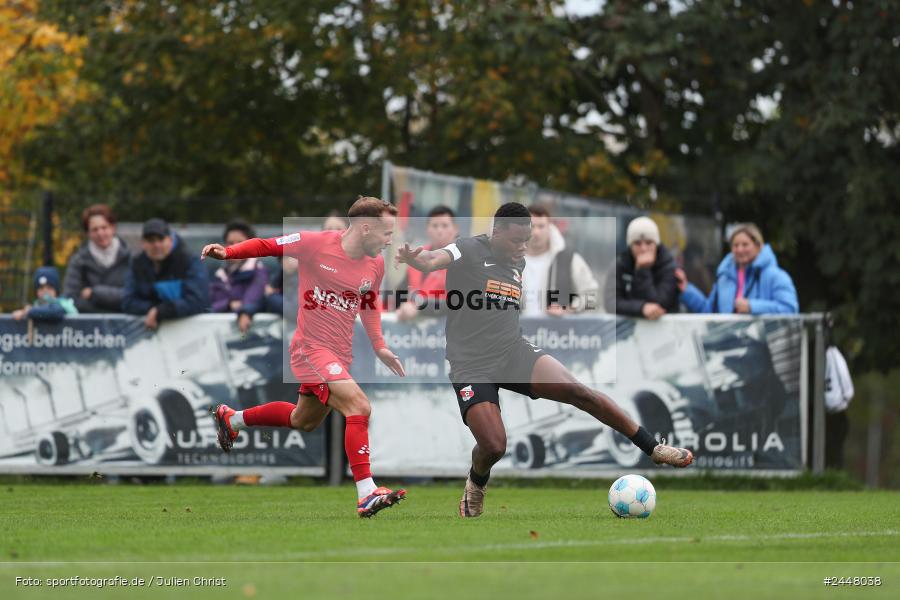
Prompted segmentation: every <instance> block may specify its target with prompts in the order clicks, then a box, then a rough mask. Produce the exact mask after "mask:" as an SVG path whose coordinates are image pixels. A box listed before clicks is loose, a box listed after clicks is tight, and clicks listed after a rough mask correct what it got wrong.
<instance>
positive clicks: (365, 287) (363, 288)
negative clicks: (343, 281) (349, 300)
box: [359, 279, 372, 296]
mask: <svg viewBox="0 0 900 600" xmlns="http://www.w3.org/2000/svg"><path fill="white" fill-rule="evenodd" d="M371 289H372V282H371V281H370V280H368V279H363V280H362V281H361V282H360V283H359V295H360V296H363V295H365V293H366V292H368V291H369V290H371Z"/></svg>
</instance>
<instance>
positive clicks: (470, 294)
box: [442, 235, 525, 374]
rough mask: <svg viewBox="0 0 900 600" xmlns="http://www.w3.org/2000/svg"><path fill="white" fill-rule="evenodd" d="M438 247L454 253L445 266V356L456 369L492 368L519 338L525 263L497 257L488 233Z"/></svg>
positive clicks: (501, 362)
mask: <svg viewBox="0 0 900 600" xmlns="http://www.w3.org/2000/svg"><path fill="white" fill-rule="evenodd" d="M442 250H444V251H446V252H447V253H449V254H450V256H451V257H452V258H453V262H452V263H451V264H450V265H449V266H448V267H447V284H446V285H447V287H446V289H447V297H446V303H447V307H448V308H449V310H448V311H447V360H449V361H450V366H451V368H452V371H453V373H454V374H459V373H464V372H467V371H472V370H477V371H479V372H486V371H490V370H492V368H493V367H496V366H499V365H502V364H503V362H504V360H505V359H506V353H507V351H508V349H509V348H510V346H511V345H512V344H516V343H519V342H521V340H522V334H521V330H520V329H519V304H520V301H521V298H522V269H523V267H524V266H525V262H524V261H522V262H520V263H518V264H510V263H509V262H503V261H501V260H498V259H497V258H495V257H494V255H493V253H492V252H491V244H490V238H488V236H486V235H478V236H475V237H470V238H460V239H458V240H457V241H456V242H455V243H453V244H450V245H449V246H447V247H445V248H443V249H442Z"/></svg>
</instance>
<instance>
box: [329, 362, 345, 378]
mask: <svg viewBox="0 0 900 600" xmlns="http://www.w3.org/2000/svg"><path fill="white" fill-rule="evenodd" d="M326 368H327V369H328V373H329V374H331V375H340V374H341V371H343V370H344V368H343V367H342V366H341V365H339V364H338V363H336V362H333V363H328V365H327V366H326Z"/></svg>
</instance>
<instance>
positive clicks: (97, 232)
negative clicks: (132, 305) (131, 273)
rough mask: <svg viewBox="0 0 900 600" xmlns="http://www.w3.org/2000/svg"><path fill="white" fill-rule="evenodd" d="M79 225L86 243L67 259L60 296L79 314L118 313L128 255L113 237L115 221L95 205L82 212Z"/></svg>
mask: <svg viewBox="0 0 900 600" xmlns="http://www.w3.org/2000/svg"><path fill="white" fill-rule="evenodd" d="M81 224H82V227H83V228H84V232H85V234H87V237H88V239H87V240H85V242H84V244H82V245H81V247H80V248H79V249H78V250H76V251H75V254H73V255H72V258H70V259H69V264H68V266H67V267H66V277H65V279H64V280H63V295H64V296H68V297H69V298H74V299H75V306H76V307H77V308H78V312H82V313H104V312H121V311H122V288H123V286H124V285H125V275H126V274H127V273H128V263H129V260H130V259H131V254H130V253H129V252H128V246H126V245H125V242H124V241H123V240H122V239H121V238H119V237H117V236H116V217H115V215H114V214H113V212H112V210H110V208H109V207H108V206H106V205H104V204H94V205H92V206H88V207H87V208H86V209H84V212H83V213H82V215H81Z"/></svg>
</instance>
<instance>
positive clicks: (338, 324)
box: [225, 231, 385, 366]
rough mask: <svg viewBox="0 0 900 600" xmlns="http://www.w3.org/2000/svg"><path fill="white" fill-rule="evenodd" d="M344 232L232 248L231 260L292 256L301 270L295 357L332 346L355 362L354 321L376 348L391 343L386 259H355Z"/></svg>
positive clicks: (296, 235) (343, 357)
mask: <svg viewBox="0 0 900 600" xmlns="http://www.w3.org/2000/svg"><path fill="white" fill-rule="evenodd" d="M343 234H344V232H343V231H303V232H298V233H292V234H290V235H285V236H282V237H277V238H269V239H258V238H257V239H252V240H247V241H245V242H241V243H239V244H235V245H234V246H229V247H228V248H226V254H225V256H226V258H229V259H231V258H249V257H251V256H292V257H294V258H296V259H297V260H298V262H299V267H298V271H297V280H298V289H297V299H298V302H299V304H300V309H299V311H298V313H297V329H296V331H294V338H293V339H292V340H291V356H295V355H297V354H304V355H306V354H309V353H312V352H314V351H316V350H328V351H330V352H331V353H333V354H334V355H335V356H337V357H338V358H340V359H341V360H342V361H344V363H345V364H346V365H347V366H349V365H350V363H351V362H352V360H353V352H352V350H353V323H354V322H355V321H356V315H357V314H358V315H359V316H360V319H361V320H362V322H363V325H364V326H365V329H366V333H367V334H368V335H369V339H370V340H371V342H372V347H373V348H374V349H375V350H376V351H378V350H380V349H381V348H384V347H385V343H384V339H383V338H382V335H381V314H380V313H379V311H378V308H377V307H378V290H379V289H380V288H381V279H382V277H384V257H383V256H377V257H375V258H372V257H370V256H363V257H362V258H357V259H352V258H350V257H349V256H347V254H346V252H344V248H343V246H341V238H342V236H343Z"/></svg>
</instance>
